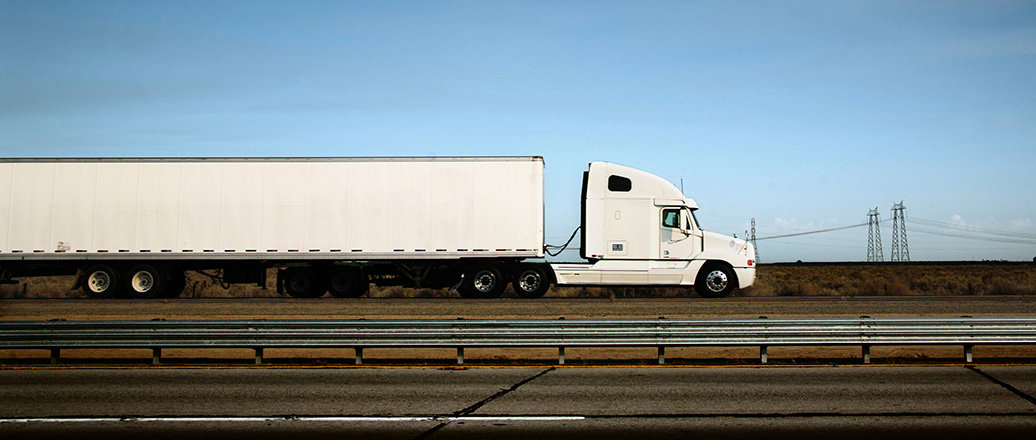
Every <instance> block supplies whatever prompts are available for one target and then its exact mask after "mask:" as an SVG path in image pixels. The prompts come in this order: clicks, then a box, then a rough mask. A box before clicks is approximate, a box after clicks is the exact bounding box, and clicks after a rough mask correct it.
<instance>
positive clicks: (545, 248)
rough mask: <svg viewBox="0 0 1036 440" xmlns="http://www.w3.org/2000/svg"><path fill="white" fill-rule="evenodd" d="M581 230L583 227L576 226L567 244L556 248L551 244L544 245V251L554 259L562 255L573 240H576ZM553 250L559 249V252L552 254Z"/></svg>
mask: <svg viewBox="0 0 1036 440" xmlns="http://www.w3.org/2000/svg"><path fill="white" fill-rule="evenodd" d="M580 228H582V226H576V229H575V230H574V231H572V235H571V236H570V237H568V241H566V242H565V244H563V245H561V246H555V245H551V244H544V245H543V251H544V252H546V253H547V255H550V256H552V257H556V256H558V255H561V253H562V252H564V251H565V248H567V247H568V245H569V244H570V243H572V239H573V238H576V232H579V229H580ZM551 249H557V251H556V252H551V251H550V250H551Z"/></svg>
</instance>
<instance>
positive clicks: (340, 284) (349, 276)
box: [327, 267, 370, 298]
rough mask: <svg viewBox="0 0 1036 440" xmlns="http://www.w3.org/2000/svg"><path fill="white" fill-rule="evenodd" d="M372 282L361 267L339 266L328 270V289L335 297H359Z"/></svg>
mask: <svg viewBox="0 0 1036 440" xmlns="http://www.w3.org/2000/svg"><path fill="white" fill-rule="evenodd" d="M369 286H370V282H369V281H367V275H365V274H364V273H363V270H362V269H360V268H359V267H337V268H332V269H331V270H329V271H328V272H327V291H328V292H330V293H331V296H333V297H335V298H359V297H361V296H363V294H365V293H367V289H368V287H369Z"/></svg>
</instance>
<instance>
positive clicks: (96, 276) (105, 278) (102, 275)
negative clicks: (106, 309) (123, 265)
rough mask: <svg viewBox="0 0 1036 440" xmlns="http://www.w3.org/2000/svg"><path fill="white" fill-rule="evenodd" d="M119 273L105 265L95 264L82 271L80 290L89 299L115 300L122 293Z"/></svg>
mask: <svg viewBox="0 0 1036 440" xmlns="http://www.w3.org/2000/svg"><path fill="white" fill-rule="evenodd" d="M121 279H122V278H120V277H119V272H117V271H116V270H115V269H113V268H112V267H111V266H108V265H106V264H95V265H93V266H90V267H88V268H86V270H84V271H83V279H82V281H81V284H82V285H81V288H82V289H83V293H85V294H86V296H87V297H89V298H115V297H116V296H119V292H121V291H122V283H121V281H120V280H121Z"/></svg>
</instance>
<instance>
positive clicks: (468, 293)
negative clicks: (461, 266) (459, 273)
mask: <svg viewBox="0 0 1036 440" xmlns="http://www.w3.org/2000/svg"><path fill="white" fill-rule="evenodd" d="M460 288H461V290H462V292H461V295H462V296H464V297H466V298H498V297H500V295H502V294H503V293H504V289H505V288H507V285H506V284H504V279H503V276H502V275H501V274H500V270H499V269H497V268H495V267H493V266H476V267H473V268H471V269H468V270H467V271H465V272H464V281H463V282H462V283H461V285H460Z"/></svg>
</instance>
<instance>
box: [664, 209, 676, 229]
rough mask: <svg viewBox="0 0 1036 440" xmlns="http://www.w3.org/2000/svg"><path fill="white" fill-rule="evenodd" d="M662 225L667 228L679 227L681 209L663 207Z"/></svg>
mask: <svg viewBox="0 0 1036 440" xmlns="http://www.w3.org/2000/svg"><path fill="white" fill-rule="evenodd" d="M662 226H665V227H667V228H679V227H680V210H679V209H663V210H662Z"/></svg>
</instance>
